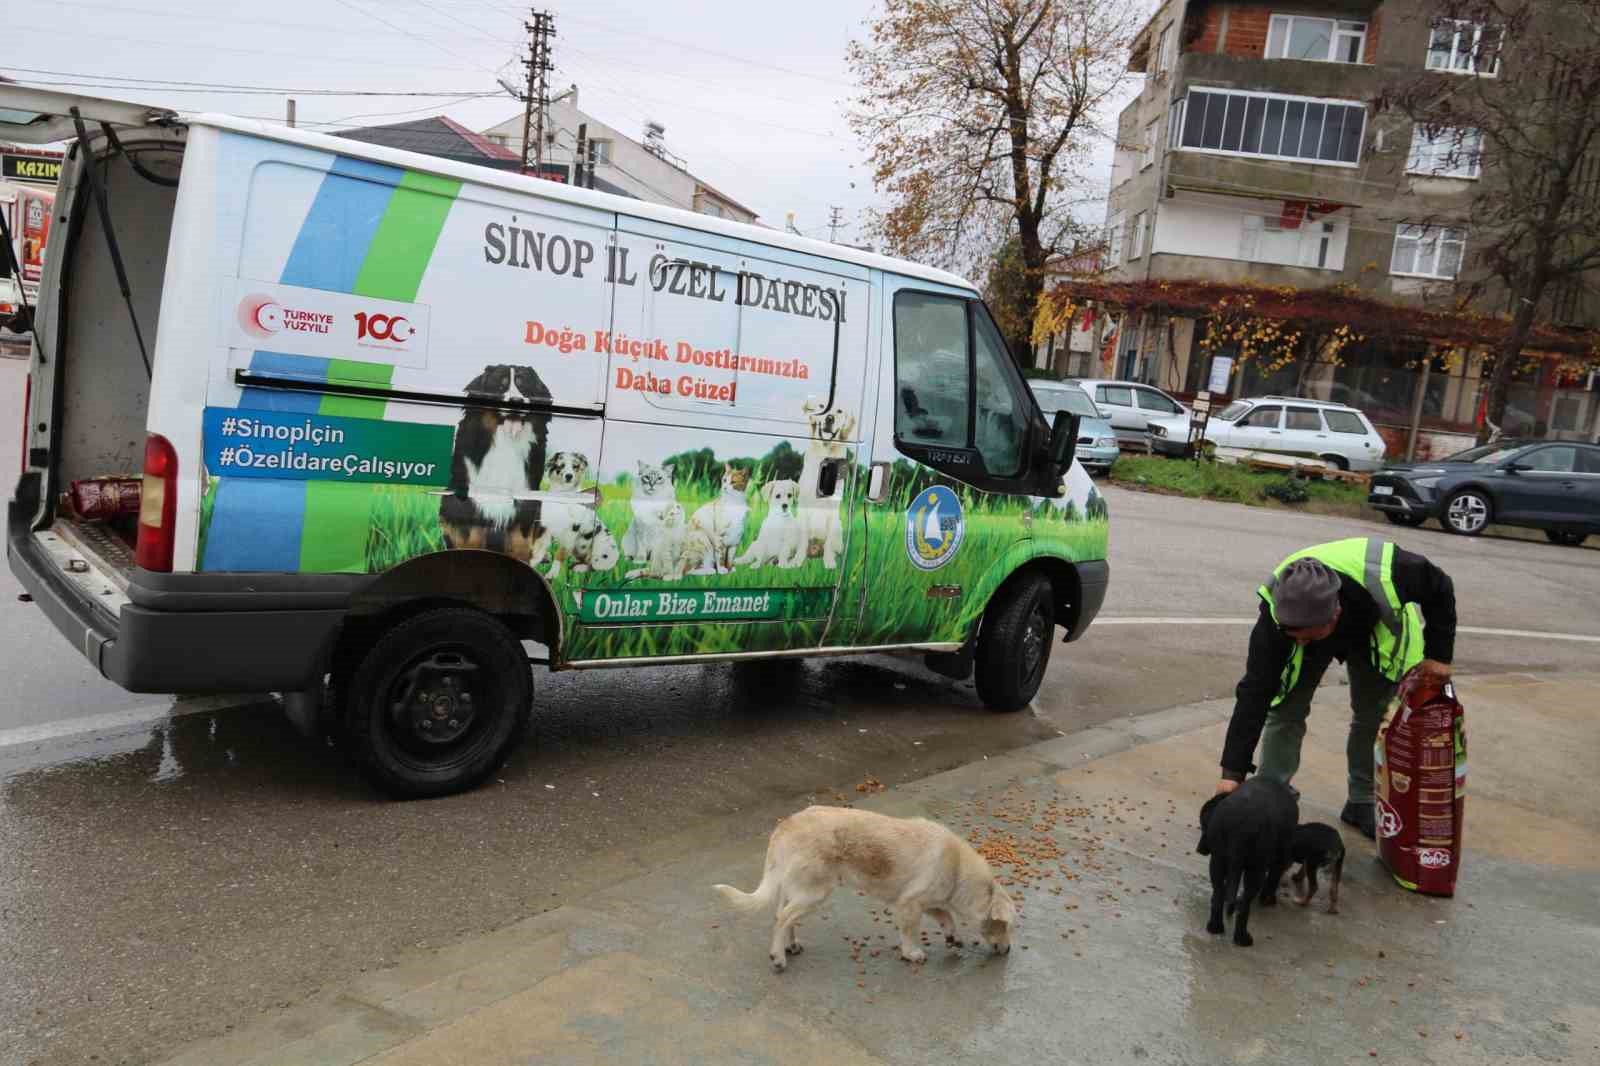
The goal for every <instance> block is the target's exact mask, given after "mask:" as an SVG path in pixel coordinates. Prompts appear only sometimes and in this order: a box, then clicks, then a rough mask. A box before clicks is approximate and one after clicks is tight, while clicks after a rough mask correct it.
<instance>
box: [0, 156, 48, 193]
mask: <svg viewBox="0 0 1600 1066" xmlns="http://www.w3.org/2000/svg"><path fill="white" fill-rule="evenodd" d="M59 177H61V157H60V156H59V155H56V156H42V155H17V154H15V153H12V152H6V153H4V154H3V155H0V178H4V179H5V180H6V181H31V182H36V183H38V184H40V185H54V184H55V183H56V179H57V178H59Z"/></svg>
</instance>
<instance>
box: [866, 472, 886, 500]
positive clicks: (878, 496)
mask: <svg viewBox="0 0 1600 1066" xmlns="http://www.w3.org/2000/svg"><path fill="white" fill-rule="evenodd" d="M888 492H889V464H888V463H873V464H872V472H871V473H869V474H868V475H867V500H868V502H870V503H882V502H883V500H884V497H885V496H886V495H888Z"/></svg>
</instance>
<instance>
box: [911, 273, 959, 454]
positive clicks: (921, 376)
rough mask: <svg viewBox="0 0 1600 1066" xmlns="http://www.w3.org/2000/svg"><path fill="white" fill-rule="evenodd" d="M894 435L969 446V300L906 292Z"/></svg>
mask: <svg viewBox="0 0 1600 1066" xmlns="http://www.w3.org/2000/svg"><path fill="white" fill-rule="evenodd" d="M894 367H895V381H894V391H895V405H894V432H895V436H896V437H898V438H899V439H900V440H903V441H906V442H907V443H910V444H923V445H931V446H938V445H944V446H946V447H951V448H966V447H967V446H968V441H969V440H971V432H970V428H971V427H970V426H969V425H968V423H967V420H968V418H969V417H970V413H971V411H972V405H971V403H969V402H968V400H969V397H970V392H969V389H970V385H969V379H968V374H967V308H966V301H965V300H959V299H955V298H952V297H949V296H931V295H928V294H926V293H914V292H908V293H901V294H900V295H899V296H897V297H896V298H895V301H894Z"/></svg>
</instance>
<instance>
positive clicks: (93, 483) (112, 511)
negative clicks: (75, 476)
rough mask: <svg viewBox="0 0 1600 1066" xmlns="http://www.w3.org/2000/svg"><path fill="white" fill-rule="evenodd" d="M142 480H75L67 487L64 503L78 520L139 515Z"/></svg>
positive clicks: (126, 478) (128, 478)
mask: <svg viewBox="0 0 1600 1066" xmlns="http://www.w3.org/2000/svg"><path fill="white" fill-rule="evenodd" d="M143 485H144V481H143V479H142V478H136V477H95V478H85V479H84V480H82V481H74V482H73V483H72V484H71V485H70V486H68V488H67V504H68V508H69V509H70V510H71V512H72V513H73V514H75V515H77V516H78V517H79V518H82V519H85V520H88V521H91V522H103V521H108V520H110V519H113V518H122V517H125V516H132V515H137V514H138V513H139V491H140V489H141V488H142V487H143Z"/></svg>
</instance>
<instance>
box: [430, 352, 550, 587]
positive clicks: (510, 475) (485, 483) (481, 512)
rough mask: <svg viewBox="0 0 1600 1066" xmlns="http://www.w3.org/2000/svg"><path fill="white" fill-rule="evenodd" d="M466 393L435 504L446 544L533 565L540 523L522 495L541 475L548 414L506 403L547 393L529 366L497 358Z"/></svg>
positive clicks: (540, 398) (541, 398)
mask: <svg viewBox="0 0 1600 1066" xmlns="http://www.w3.org/2000/svg"><path fill="white" fill-rule="evenodd" d="M465 392H466V394H467V398H468V400H469V403H470V405H469V406H468V407H466V408H465V409H464V410H463V411H462V414H461V421H460V423H458V424H457V426H456V436H455V449H454V454H453V455H452V456H451V459H450V480H449V482H448V483H447V484H446V486H445V494H444V495H443V496H442V497H441V498H440V501H439V526H440V528H441V530H442V531H443V533H444V539H445V543H446V544H447V545H449V546H450V547H452V548H486V549H488V550H490V551H497V552H503V553H504V554H506V555H510V556H511V557H512V558H514V559H517V560H519V561H521V562H525V563H531V562H534V561H535V560H534V558H533V556H534V552H535V550H536V549H535V543H536V542H537V541H539V540H540V539H541V536H542V534H543V533H544V527H543V524H542V523H541V520H540V506H539V503H538V501H537V500H533V499H530V498H528V497H530V496H531V494H532V493H534V492H536V491H538V488H539V482H540V479H541V478H542V477H543V475H544V470H545V449H546V448H547V447H548V445H549V438H550V414H549V413H548V412H547V411H538V410H526V409H523V410H516V409H511V408H514V405H517V404H527V403H537V402H543V403H549V402H550V401H551V398H552V397H551V395H550V390H549V389H548V388H547V387H546V386H545V383H544V382H543V381H542V380H540V378H539V374H538V372H537V371H535V370H534V369H533V368H532V367H527V366H509V365H506V364H503V363H502V364H497V365H494V366H488V367H485V368H484V370H483V372H482V373H481V374H479V375H478V376H477V377H475V378H473V379H472V380H471V381H469V382H468V383H467V387H466V389H465ZM542 554H543V553H542V552H541V558H542Z"/></svg>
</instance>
